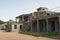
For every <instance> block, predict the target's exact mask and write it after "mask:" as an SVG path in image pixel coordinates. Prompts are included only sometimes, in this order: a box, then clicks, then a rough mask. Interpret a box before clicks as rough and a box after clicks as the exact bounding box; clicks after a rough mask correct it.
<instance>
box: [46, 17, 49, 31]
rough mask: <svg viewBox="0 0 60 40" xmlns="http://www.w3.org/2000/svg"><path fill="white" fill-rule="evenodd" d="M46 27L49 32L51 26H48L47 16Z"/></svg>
mask: <svg viewBox="0 0 60 40" xmlns="http://www.w3.org/2000/svg"><path fill="white" fill-rule="evenodd" d="M46 29H47V32H48V31H49V28H48V18H46Z"/></svg>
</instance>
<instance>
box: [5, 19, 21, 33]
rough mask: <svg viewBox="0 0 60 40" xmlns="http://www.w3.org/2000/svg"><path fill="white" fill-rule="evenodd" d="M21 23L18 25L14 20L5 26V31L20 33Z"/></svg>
mask: <svg viewBox="0 0 60 40" xmlns="http://www.w3.org/2000/svg"><path fill="white" fill-rule="evenodd" d="M20 25H22V24H20V23H16V22H15V21H13V20H9V21H8V22H7V24H6V26H5V31H8V32H19V31H20V28H19V27H20Z"/></svg>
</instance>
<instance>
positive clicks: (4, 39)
mask: <svg viewBox="0 0 60 40" xmlns="http://www.w3.org/2000/svg"><path fill="white" fill-rule="evenodd" d="M0 40H56V39H50V38H45V37H34V36H30V35H24V34H18V33H16V32H3V31H0Z"/></svg>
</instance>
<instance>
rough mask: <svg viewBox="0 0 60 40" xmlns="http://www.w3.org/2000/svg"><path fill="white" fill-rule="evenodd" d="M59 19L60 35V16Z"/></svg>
mask: <svg viewBox="0 0 60 40" xmlns="http://www.w3.org/2000/svg"><path fill="white" fill-rule="evenodd" d="M58 19H59V34H60V16H59V17H58Z"/></svg>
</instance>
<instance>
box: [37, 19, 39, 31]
mask: <svg viewBox="0 0 60 40" xmlns="http://www.w3.org/2000/svg"><path fill="white" fill-rule="evenodd" d="M37 32H39V20H37Z"/></svg>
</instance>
